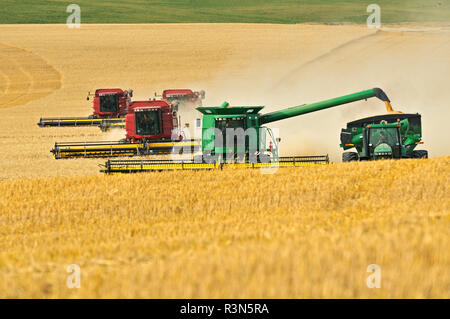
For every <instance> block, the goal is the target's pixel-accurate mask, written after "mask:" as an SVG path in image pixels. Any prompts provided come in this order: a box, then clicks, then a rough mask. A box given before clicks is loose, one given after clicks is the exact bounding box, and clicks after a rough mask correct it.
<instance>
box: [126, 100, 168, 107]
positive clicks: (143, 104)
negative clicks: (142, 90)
mask: <svg viewBox="0 0 450 319" xmlns="http://www.w3.org/2000/svg"><path fill="white" fill-rule="evenodd" d="M155 106H156V107H169V104H167V103H166V101H162V100H152V101H150V100H149V101H133V102H132V104H131V108H137V107H155Z"/></svg>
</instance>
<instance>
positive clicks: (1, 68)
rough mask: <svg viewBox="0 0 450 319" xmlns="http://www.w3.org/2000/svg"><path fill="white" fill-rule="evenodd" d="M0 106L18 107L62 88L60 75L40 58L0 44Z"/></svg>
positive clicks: (25, 51) (22, 50)
mask: <svg viewBox="0 0 450 319" xmlns="http://www.w3.org/2000/svg"><path fill="white" fill-rule="evenodd" d="M0 59H1V61H2V63H1V64H0V75H1V76H0V80H1V81H2V83H1V84H0V108H5V107H12V106H19V105H23V104H26V103H28V102H30V101H33V100H36V99H39V98H42V97H44V96H47V95H49V94H51V93H52V92H54V91H55V90H57V89H59V88H60V87H61V74H60V73H59V72H58V71H57V70H56V69H55V68H54V67H53V66H51V65H50V64H49V63H47V62H46V61H45V60H44V59H43V58H41V57H40V56H38V55H37V54H34V53H31V52H29V51H27V50H24V49H21V48H18V47H14V46H11V45H8V44H4V43H0Z"/></svg>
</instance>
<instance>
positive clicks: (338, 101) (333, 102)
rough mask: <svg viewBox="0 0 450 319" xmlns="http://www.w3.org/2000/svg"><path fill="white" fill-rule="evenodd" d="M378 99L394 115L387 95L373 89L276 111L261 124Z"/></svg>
mask: <svg viewBox="0 0 450 319" xmlns="http://www.w3.org/2000/svg"><path fill="white" fill-rule="evenodd" d="M372 97H377V98H379V99H380V100H382V101H383V102H385V104H386V110H387V112H388V113H393V112H394V111H393V110H392V107H391V105H390V100H389V98H388V97H387V95H386V93H384V91H383V90H382V89H380V88H373V89H370V90H365V91H361V92H357V93H353V94H348V95H344V96H340V97H336V98H333V99H329V100H325V101H320V102H316V103H311V104H302V105H298V106H293V107H289V108H286V109H283V110H280V111H275V112H271V113H267V114H263V115H261V117H260V118H259V122H260V124H261V125H263V124H266V123H271V122H275V121H279V120H283V119H287V118H290V117H294V116H299V115H303V114H307V113H311V112H316V111H320V110H324V109H327V108H330V107H335V106H339V105H343V104H347V103H351V102H356V101H360V100H365V99H368V98H372Z"/></svg>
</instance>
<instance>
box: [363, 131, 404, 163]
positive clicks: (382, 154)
mask: <svg viewBox="0 0 450 319" xmlns="http://www.w3.org/2000/svg"><path fill="white" fill-rule="evenodd" d="M367 142H368V148H369V151H368V154H370V157H371V159H375V160H376V159H386V158H400V156H401V140H400V128H399V127H398V126H394V127H391V126H387V125H372V126H371V125H368V128H367Z"/></svg>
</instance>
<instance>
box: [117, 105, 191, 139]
mask: <svg viewBox="0 0 450 319" xmlns="http://www.w3.org/2000/svg"><path fill="white" fill-rule="evenodd" d="M125 129H126V139H127V140H128V141H131V142H140V141H144V140H147V141H148V140H151V141H155V140H158V141H164V140H167V141H170V140H181V139H182V136H181V134H179V133H178V129H179V128H178V118H177V113H176V111H175V109H174V108H173V106H170V105H169V104H167V102H166V101H163V100H153V101H135V102H132V105H131V106H130V107H129V108H128V113H127V115H126V117H125ZM174 136H175V138H174Z"/></svg>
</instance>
